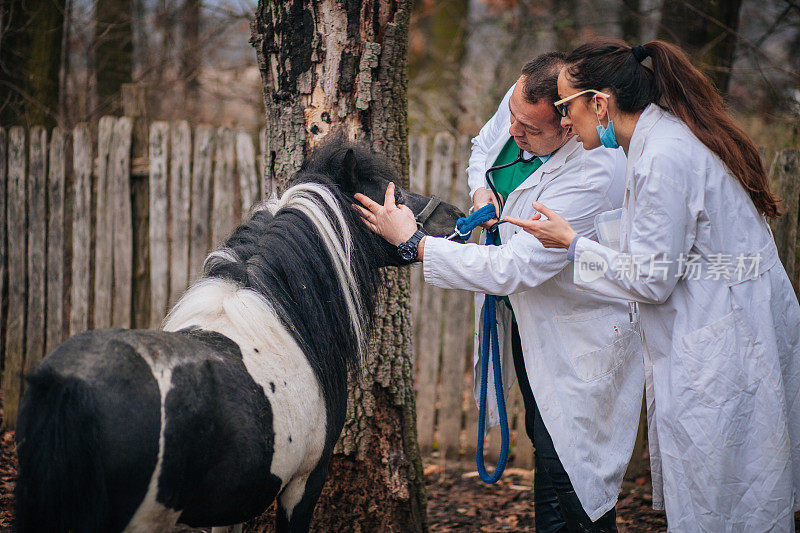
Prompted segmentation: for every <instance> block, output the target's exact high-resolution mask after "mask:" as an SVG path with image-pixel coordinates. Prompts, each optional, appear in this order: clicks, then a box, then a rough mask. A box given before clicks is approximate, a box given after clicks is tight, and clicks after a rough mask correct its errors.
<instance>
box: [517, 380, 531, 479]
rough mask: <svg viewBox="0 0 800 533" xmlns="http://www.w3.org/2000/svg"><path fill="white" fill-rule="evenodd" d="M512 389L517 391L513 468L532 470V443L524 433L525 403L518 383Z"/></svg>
mask: <svg viewBox="0 0 800 533" xmlns="http://www.w3.org/2000/svg"><path fill="white" fill-rule="evenodd" d="M514 388H515V389H517V396H516V398H517V405H516V408H515V416H516V422H515V424H516V428H517V431H516V439H515V441H514V466H515V467H517V468H527V469H528V470H531V469H533V443H532V442H531V439H529V438H528V434H527V433H526V432H525V403H524V402H523V400H522V393H521V392H519V383H517V384H516V385H515V386H514Z"/></svg>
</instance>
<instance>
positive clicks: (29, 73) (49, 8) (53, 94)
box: [0, 0, 65, 129]
mask: <svg viewBox="0 0 800 533" xmlns="http://www.w3.org/2000/svg"><path fill="white" fill-rule="evenodd" d="M0 10H2V13H0V26H1V27H0V121H1V122H2V124H3V126H5V127H8V126H12V125H24V126H29V127H30V126H33V125H37V126H45V127H46V128H48V129H49V128H51V127H53V126H55V124H56V118H57V117H58V112H59V85H60V84H59V69H60V66H61V58H62V54H61V46H62V42H61V41H62V35H63V27H64V10H65V0H27V1H26V0H6V1H4V2H3V5H2V6H0Z"/></svg>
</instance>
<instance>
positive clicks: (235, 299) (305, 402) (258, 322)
mask: <svg viewBox="0 0 800 533" xmlns="http://www.w3.org/2000/svg"><path fill="white" fill-rule="evenodd" d="M190 326H199V327H201V328H203V329H205V330H210V331H216V332H219V333H221V334H223V335H225V336H226V337H228V338H230V339H231V340H232V341H234V342H235V343H236V344H238V345H239V347H240V349H241V351H242V356H243V361H244V365H245V367H246V368H247V371H248V372H249V373H250V375H251V376H252V377H253V379H254V380H255V382H256V383H258V384H259V385H261V387H262V388H263V389H264V393H265V394H266V396H267V398H268V400H269V402H270V405H271V407H272V416H273V419H272V424H273V430H274V432H275V449H274V450H275V454H274V456H273V459H272V465H271V468H270V470H271V472H272V473H273V474H275V475H276V476H278V477H279V478H280V479H281V481H282V487H281V488H283V487H285V486H286V484H287V483H289V482H290V481H291V480H292V479H296V478H298V477H299V478H305V477H307V476H308V474H309V473H310V472H311V471H312V470H313V469H314V467H315V466H316V465H317V463H318V462H319V459H320V457H321V456H322V450H323V448H324V445H325V431H326V420H327V416H326V410H325V400H324V398H323V396H322V391H321V389H320V386H319V383H318V382H317V378H316V376H315V375H314V372H313V370H312V369H311V366H310V365H309V364H308V360H307V358H306V355H305V354H304V353H303V351H302V350H301V349H300V346H299V345H298V344H297V343H296V342H295V340H294V337H292V335H291V334H290V333H289V332H288V331H287V330H286V328H284V327H283V324H282V323H281V321H280V319H279V318H278V316H277V315H276V313H275V311H274V310H273V308H272V306H271V305H270V304H269V302H267V301H266V300H265V299H264V298H263V297H262V296H261V295H259V294H258V293H256V292H255V291H253V290H250V289H246V288H242V287H239V286H238V285H237V284H235V283H233V282H231V281H227V280H223V279H217V278H206V279H202V280H201V281H199V282H198V283H197V284H195V285H194V286H193V287H192V288H191V289H189V291H188V292H187V293H186V294H185V295H184V296H183V298H181V300H180V301H179V302H178V304H177V305H176V306H175V308H174V309H173V310H172V311H171V312H170V314H169V316H168V317H167V319H166V321H165V324H164V329H165V330H167V331H176V330H179V329H183V328H186V327H190ZM256 350H258V352H256ZM273 385H274V389H275V390H274V392H273V390H272V388H273ZM290 437H291V439H292V440H291V442H289V438H290Z"/></svg>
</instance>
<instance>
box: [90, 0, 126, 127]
mask: <svg viewBox="0 0 800 533" xmlns="http://www.w3.org/2000/svg"><path fill="white" fill-rule="evenodd" d="M132 18H133V3H132V0H97V12H96V14H95V40H96V50H97V51H96V56H95V57H96V61H95V65H96V72H97V99H98V105H99V107H100V113H101V114H103V115H109V114H115V115H116V114H120V113H121V112H122V96H121V91H122V84H124V83H131V82H132V81H133V21H132Z"/></svg>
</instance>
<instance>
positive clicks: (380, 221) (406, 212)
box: [353, 182, 417, 246]
mask: <svg viewBox="0 0 800 533" xmlns="http://www.w3.org/2000/svg"><path fill="white" fill-rule="evenodd" d="M355 198H356V200H358V201H359V202H361V203H362V204H364V206H365V207H366V209H364V207H361V206H360V205H356V204H353V207H355V208H356V209H358V212H359V213H360V214H361V218H363V219H364V223H365V224H366V225H367V227H368V228H369V229H371V230H372V231H374V232H375V233H377V234H378V235H380V236H381V237H383V238H384V239H386V240H387V241H389V242H390V243H391V244H394V245H395V246H397V245H399V244H401V243H404V242H406V241H407V240H408V239H410V238H411V236H412V235H414V233H415V232H416V231H417V221H416V220H415V219H414V213H412V212H411V209H409V208H408V206H405V205H402V204H401V205H399V206H398V205H395V203H394V183H392V182H389V186H388V187H386V197H385V198H384V200H383V205H381V204H379V203H377V202H374V201H372V200H371V199H370V198H369V197H367V196H364V195H363V194H360V193H356V195H355Z"/></svg>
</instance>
